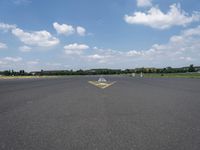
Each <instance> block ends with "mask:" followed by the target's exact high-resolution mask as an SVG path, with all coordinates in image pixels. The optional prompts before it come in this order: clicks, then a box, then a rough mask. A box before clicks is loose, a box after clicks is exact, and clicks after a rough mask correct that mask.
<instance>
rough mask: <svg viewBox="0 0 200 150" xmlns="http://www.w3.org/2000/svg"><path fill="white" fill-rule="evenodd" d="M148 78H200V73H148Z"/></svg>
mask: <svg viewBox="0 0 200 150" xmlns="http://www.w3.org/2000/svg"><path fill="white" fill-rule="evenodd" d="M144 77H146V78H200V73H165V74H161V73H147V74H144Z"/></svg>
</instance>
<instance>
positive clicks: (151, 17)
mask: <svg viewBox="0 0 200 150" xmlns="http://www.w3.org/2000/svg"><path fill="white" fill-rule="evenodd" d="M124 20H125V21H126V22H127V23H129V24H142V25H146V26H150V27H152V28H157V29H167V28H170V27H172V26H186V25H188V24H190V23H192V22H195V21H199V20H200V12H194V13H193V14H192V15H190V16H189V15H188V13H186V12H185V11H183V10H182V9H181V7H180V5H179V4H173V5H171V6H170V10H169V11H168V12H167V13H164V12H162V11H161V10H160V9H159V8H158V7H152V8H151V9H150V10H149V11H148V12H134V14H133V15H125V16H124Z"/></svg>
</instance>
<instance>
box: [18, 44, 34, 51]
mask: <svg viewBox="0 0 200 150" xmlns="http://www.w3.org/2000/svg"><path fill="white" fill-rule="evenodd" d="M19 50H20V51H21V52H30V51H31V50H32V48H31V47H29V46H26V45H24V46H21V47H19Z"/></svg>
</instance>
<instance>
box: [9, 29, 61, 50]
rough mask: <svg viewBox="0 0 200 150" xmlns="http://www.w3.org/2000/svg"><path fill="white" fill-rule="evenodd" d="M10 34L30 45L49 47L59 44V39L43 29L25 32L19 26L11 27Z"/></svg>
mask: <svg viewBox="0 0 200 150" xmlns="http://www.w3.org/2000/svg"><path fill="white" fill-rule="evenodd" d="M12 34H13V35H15V36H16V37H18V38H19V39H20V41H21V42H23V43H24V44H27V45H32V46H40V47H51V46H55V45H57V44H59V42H60V41H59V39H57V38H56V37H53V36H52V35H51V34H50V33H49V32H47V31H45V30H42V31H34V32H25V31H23V30H22V29H20V28H15V29H12Z"/></svg>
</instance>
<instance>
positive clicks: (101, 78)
mask: <svg viewBox="0 0 200 150" xmlns="http://www.w3.org/2000/svg"><path fill="white" fill-rule="evenodd" d="M98 82H100V83H105V82H107V81H106V79H105V78H103V77H100V78H99V80H98Z"/></svg>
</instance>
